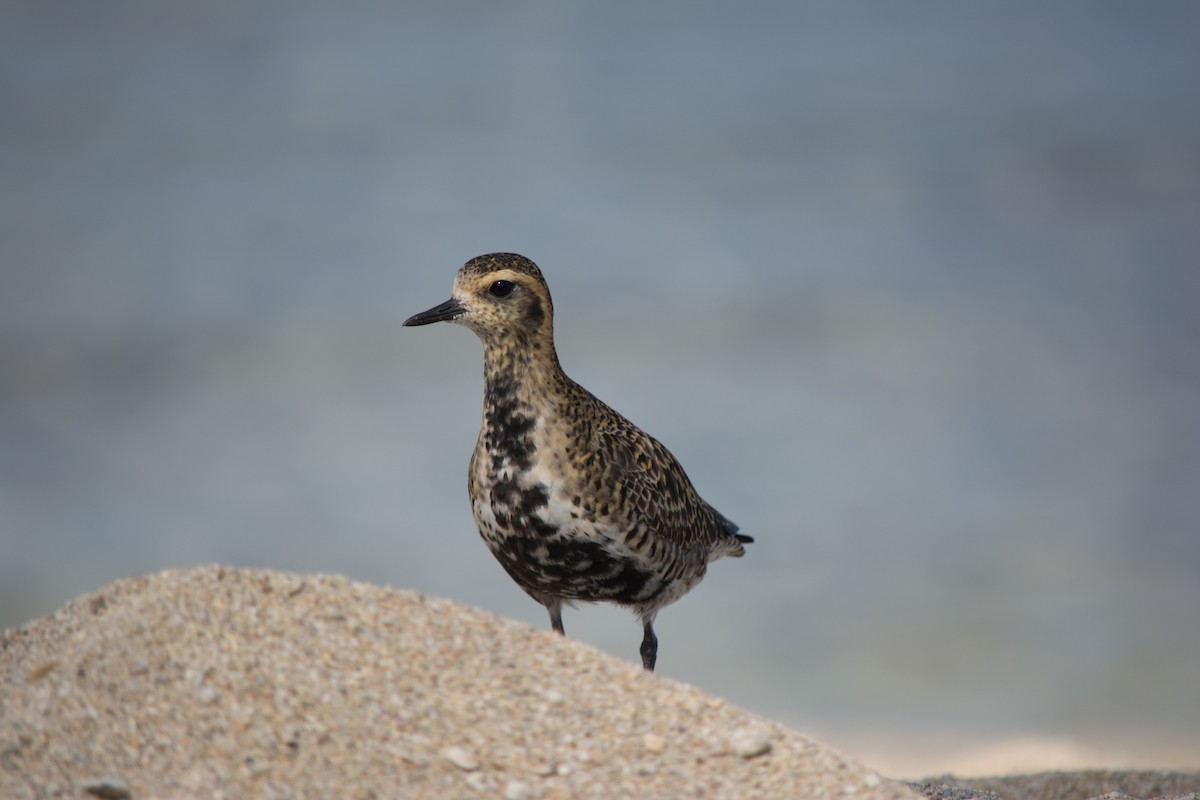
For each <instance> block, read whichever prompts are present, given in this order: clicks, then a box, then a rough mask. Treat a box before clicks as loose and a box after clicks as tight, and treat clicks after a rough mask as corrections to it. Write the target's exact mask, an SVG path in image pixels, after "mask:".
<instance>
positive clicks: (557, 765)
mask: <svg viewBox="0 0 1200 800" xmlns="http://www.w3.org/2000/svg"><path fill="white" fill-rule="evenodd" d="M1006 780H1008V781H1009V782H1008V783H992V784H983V783H975V784H971V783H968V782H964V781H959V780H958V779H953V778H939V779H937V780H936V781H934V782H933V783H932V784H930V785H926V786H918V787H917V788H918V789H920V790H921V791H922V792H923V793H924V794H926V795H927V796H930V797H946V798H951V797H955V798H966V797H995V796H1002V797H1007V798H1010V800H1025V799H1026V798H1029V799H1030V800H1032V798H1035V797H1036V798H1041V797H1067V796H1071V797H1079V798H1081V800H1082V798H1086V797H1092V796H1098V795H1101V794H1104V793H1105V792H1111V791H1121V792H1125V793H1126V794H1132V795H1134V796H1141V797H1150V796H1155V795H1164V794H1172V795H1180V796H1182V795H1185V794H1186V792H1189V791H1196V790H1197V789H1198V788H1200V780H1196V776H1195V775H1182V774H1178V773H1120V774H1116V775H1115V776H1114V774H1112V773H1071V774H1069V775H1067V776H1057V777H1055V776H1051V777H1046V776H1040V777H1035V778H1026V779H1022V778H1011V779H1006ZM1022 780H1023V781H1025V782H1023V783H1022V782H1021V781H1022ZM1122 781H1124V782H1122ZM947 785H949V786H947ZM1092 789H1096V791H1094V792H1093V791H1092ZM987 792H998V793H999V794H991V795H989V794H987ZM917 796H919V795H918V794H917V793H915V792H914V791H913V789H910V788H909V787H907V786H905V785H904V784H901V783H897V782H894V781H891V780H888V779H887V778H885V777H882V776H881V774H880V773H879V772H878V771H876V770H875V769H872V768H869V767H866V766H864V765H863V764H862V763H860V762H858V761H856V760H854V759H852V758H850V757H847V756H844V755H842V754H841V753H839V752H837V751H836V750H834V749H832V748H830V747H828V746H826V745H823V744H820V743H817V742H815V741H813V740H811V739H809V738H807V737H805V736H803V735H801V734H799V733H796V732H794V731H790V730H787V729H785V728H783V727H781V726H779V725H777V724H775V723H772V722H770V721H768V720H765V719H763V718H761V717H757V716H755V715H753V714H751V713H749V712H746V711H743V710H741V709H738V708H736V707H734V706H732V705H730V704H729V703H727V702H725V701H723V700H720V699H718V698H714V697H712V696H709V695H706V694H704V693H703V692H701V691H699V690H697V689H695V688H692V687H689V686H685V685H683V684H679V683H677V682H674V681H672V680H669V679H666V678H663V677H661V676H657V675H652V674H647V673H645V672H643V671H642V670H641V669H640V668H638V667H636V666H634V665H632V664H630V663H627V662H623V661H620V660H617V659H614V658H611V657H609V656H607V655H605V654H603V653H599V652H597V651H596V650H593V649H592V648H590V647H588V646H586V645H583V644H581V643H579V642H575V641H572V640H570V639H564V638H562V637H558V636H555V635H553V634H551V633H547V632H540V631H535V630H533V629H531V628H529V627H527V626H525V625H522V624H519V623H515V622H511V621H508V620H504V619H501V618H499V617H496V616H494V615H492V614H488V613H486V612H483V611H480V610H477V609H473V608H470V607H466V606H462V605H459V604H455V603H452V602H449V601H445V600H438V599H433V598H429V597H425V596H423V595H420V594H417V593H414V592H407V591H395V590H387V589H382V588H379V587H375V586H371V585H368V584H363V583H356V582H353V581H349V580H346V579H344V578H339V577H330V576H320V575H292V574H283V573H276V572H269V571H261V570H257V571H251V570H234V569H224V568H219V567H205V568H201V569H195V570H187V571H169V572H164V573H159V574H156V575H152V576H150V577H147V578H136V579H129V580H123V581H118V582H116V583H114V584H111V585H109V586H107V587H105V588H103V589H102V590H101V591H99V592H97V593H96V594H93V595H87V596H84V597H80V598H78V599H76V600H74V601H72V602H71V603H69V604H68V605H67V606H65V607H64V608H63V609H61V610H60V611H58V612H56V613H55V614H53V615H51V616H49V617H45V618H42V619H39V620H36V621H34V622H33V623H31V624H30V625H27V626H25V627H23V628H21V629H19V630H10V631H7V632H5V634H4V636H3V639H2V640H0V798H5V799H6V800H7V798H13V799H14V800H16V799H17V798H43V797H77V798H97V797H99V798H117V799H118V800H119V799H120V798H190V797H206V798H207V797H212V798H242V797H270V798H302V797H346V798H401V797H403V798H423V797H430V798H433V797H437V798H445V797H502V798H506V800H534V799H536V798H567V797H597V798H601V797H604V798H621V797H638V798H659V797H661V798H668V797H671V798H676V797H705V798H752V797H811V798H834V797H837V798H846V797H855V798H859V797H861V798H902V797H917Z"/></svg>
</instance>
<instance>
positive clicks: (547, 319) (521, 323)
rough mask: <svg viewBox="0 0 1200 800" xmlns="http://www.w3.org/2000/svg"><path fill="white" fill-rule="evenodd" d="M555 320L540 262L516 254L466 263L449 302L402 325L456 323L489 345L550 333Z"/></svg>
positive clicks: (533, 340) (504, 254) (531, 338)
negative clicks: (536, 262)
mask: <svg viewBox="0 0 1200 800" xmlns="http://www.w3.org/2000/svg"><path fill="white" fill-rule="evenodd" d="M553 319H554V306H553V304H552V303H551V300H550V290H549V288H547V286H546V281H545V279H544V278H543V277H542V272H541V270H539V269H538V267H537V264H534V263H533V262H532V261H530V260H529V259H528V258H525V257H524V256H519V255H517V254H516V253H489V254H488V255H484V256H479V257H477V258H473V259H471V260H470V261H468V262H467V263H466V264H463V266H462V268H461V269H459V271H458V275H457V276H455V278H454V291H453V292H452V293H451V295H450V299H449V300H447V301H446V302H444V303H442V304H441V305H437V306H434V307H433V308H431V309H429V310H428V311H422V312H421V313H420V314H414V315H413V316H411V317H409V318H408V319H407V320H405V322H404V324H405V325H407V326H413V325H428V324H430V323H432V322H456V323H458V324H460V325H465V326H467V327H468V328H470V329H471V330H473V331H475V334H476V335H477V336H478V337H479V338H480V339H482V340H483V342H484V344H485V345H489V344H501V343H506V342H507V343H510V344H516V343H519V342H522V341H523V342H535V341H539V340H542V339H543V338H546V337H551V335H552V334H551V332H552V330H553Z"/></svg>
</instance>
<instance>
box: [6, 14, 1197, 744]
mask: <svg viewBox="0 0 1200 800" xmlns="http://www.w3.org/2000/svg"><path fill="white" fill-rule="evenodd" d="M1197 41H1200V5H1197V4H1195V3H1188V2H1179V3H1169V2H1142V3H1136V4H1131V3H1117V2H1112V3H1106V2H1092V3H1058V4H1048V3H1042V2H1039V1H1038V0H1026V1H1024V2H1005V3H979V4H975V3H972V4H965V3H950V2H938V3H912V4H903V5H896V4H887V3H873V4H849V3H840V2H836V3H835V2H828V3H817V4H798V3H788V2H767V3H750V4H707V3H705V4H697V3H690V2H688V3H685V2H677V3H667V4H654V5H632V4H630V5H620V4H611V3H598V2H587V3H581V4H552V3H536V4H529V3H511V4H492V3H468V4H449V3H436V4H435V3H412V4H407V3H386V2H379V3H348V4H328V5H326V6H309V5H305V6H297V5H295V4H289V3H284V2H268V1H266V0H249V2H247V1H246V0H240V1H239V2H213V3H202V4H197V3H193V4H162V3H151V2H145V3H132V2H107V3H85V4H80V3H66V2H47V0H38V1H37V2H9V3H6V4H5V6H4V8H3V10H2V11H0V105H2V108H3V123H2V124H0V169H2V175H0V179H2V183H0V186H2V188H0V204H2V205H0V208H2V213H0V624H3V625H16V624H20V623H21V622H23V621H25V620H27V619H29V618H31V617H34V616H37V615H40V614H45V613H48V612H50V611H52V610H53V609H55V608H57V607H58V606H60V605H61V604H62V603H64V602H65V601H66V600H68V599H69V598H71V597H72V596H74V595H76V594H78V593H81V592H84V591H90V590H93V589H95V588H97V587H98V586H100V585H101V584H103V583H105V582H107V581H109V580H111V579H114V578H117V577H121V576H127V575H132V574H139V573H145V572H149V571H154V570H158V569H161V568H165V567H169V566H187V565H194V564H200V563H208V562H214V561H218V562H223V563H228V564H238V565H256V566H269V567H275V568H280V569H289V570H314V571H315V570H319V571H326V572H338V573H344V574H347V575H349V576H352V577H355V578H360V579H365V580H370V581H374V582H379V583H385V584H391V585H396V586H405V587H413V588H417V589H421V590H423V591H427V592H430V593H433V594H437V595H442V596H446V597H451V598H454V599H457V600H461V601H465V602H469V603H473V604H477V605H480V606H482V607H485V608H488V609H491V610H494V611H496V612H499V613H502V614H506V615H509V616H513V617H517V618H520V619H524V620H527V621H529V622H530V623H532V624H534V625H537V626H539V627H545V626H546V625H547V621H546V619H545V614H544V612H543V611H542V609H541V608H540V607H538V606H536V605H535V604H534V603H533V602H532V601H530V600H528V599H527V598H526V597H524V596H523V595H522V594H521V593H520V592H519V590H517V589H516V588H515V586H513V585H512V584H511V583H510V581H509V580H508V578H507V577H506V576H505V575H504V574H503V572H502V571H501V570H500V568H499V567H498V566H497V565H496V564H495V563H494V562H493V561H492V559H491V557H490V556H489V555H488V553H487V552H486V550H485V548H484V547H483V546H482V544H481V543H480V542H479V540H478V537H477V535H476V533H475V531H474V528H473V525H472V522H471V518H470V513H469V509H468V506H467V502H466V495H465V491H466V490H465V485H466V464H467V458H468V455H469V453H470V450H471V448H472V446H473V443H474V438H475V433H476V430H477V426H478V414H479V406H480V360H481V359H480V347H479V345H478V343H477V342H476V341H475V339H474V337H472V336H471V335H470V334H469V333H468V332H467V331H465V330H462V329H458V328H452V327H450V326H438V327H434V328H423V329H416V330H410V329H402V328H401V327H400V322H401V321H402V320H403V319H404V318H405V317H407V316H408V315H409V314H411V313H413V312H416V311H419V310H422V309H424V308H426V307H428V306H431V305H433V304H435V303H437V302H440V301H441V300H443V299H445V297H446V296H447V295H448V293H449V290H450V284H451V280H452V278H453V274H454V271H455V269H456V268H457V266H458V265H459V264H460V263H461V262H463V261H465V260H466V259H468V258H470V257H472V256H475V255H478V254H480V253H483V252H488V251H492V250H515V251H518V252H522V253H524V254H526V255H528V256H530V257H531V258H533V259H534V260H536V261H537V262H538V263H539V264H541V266H542V267H543V269H544V271H545V273H546V275H547V277H548V279H549V282H550V285H551V288H552V290H553V291H554V296H555V302H556V310H557V314H558V317H557V329H558V335H559V353H560V356H561V358H562V360H563V363H564V365H565V367H566V369H567V371H568V373H569V374H571V375H572V377H574V378H575V379H576V380H578V381H580V382H581V383H583V384H584V385H585V386H587V387H589V388H590V389H592V390H593V391H594V392H595V393H596V394H598V395H599V396H600V397H601V398H603V399H605V400H606V401H608V402H609V403H610V404H612V405H614V406H615V407H616V408H618V409H620V410H621V411H623V412H624V413H625V414H626V415H627V416H629V417H630V418H631V419H633V420H634V421H635V422H637V423H638V424H640V425H642V426H643V427H644V428H646V429H647V430H649V431H650V432H652V433H653V434H654V435H656V436H657V437H658V438H659V439H661V440H662V441H663V442H664V443H665V444H667V446H668V447H670V448H671V449H672V450H673V451H674V452H675V454H676V455H677V456H678V457H679V458H680V460H681V461H682V462H683V464H684V465H685V466H686V467H687V468H688V470H689V473H690V474H691V476H692V478H693V480H694V482H695V483H696V484H697V486H698V487H699V488H700V490H701V491H702V493H703V494H704V495H705V497H706V498H707V499H709V500H710V501H711V502H712V503H713V504H714V505H715V506H717V507H718V508H719V509H721V510H722V511H723V512H724V513H725V514H727V515H728V516H729V517H731V518H732V519H734V520H736V521H737V522H738V523H739V524H741V526H742V528H743V530H744V531H745V532H747V533H749V534H751V535H753V536H754V537H755V538H756V539H757V543H756V544H755V545H754V546H753V547H752V548H751V550H750V552H749V554H748V556H747V557H746V558H745V559H742V560H741V561H723V562H719V563H717V564H715V565H714V567H713V569H712V571H711V572H710V573H709V577H708V578H707V579H706V581H705V583H704V584H703V585H701V587H700V588H699V589H698V590H697V591H696V592H695V593H693V594H692V595H690V596H689V597H687V598H686V599H685V600H684V601H683V602H681V603H680V604H679V605H677V606H674V607H672V608H670V609H668V610H666V611H664V612H663V614H662V615H661V617H660V623H659V626H658V628H659V632H660V638H661V641H662V645H661V654H660V668H661V670H662V672H664V673H665V674H667V675H671V676H674V677H678V678H682V679H684V680H687V681H690V682H693V683H696V684H698V685H700V686H702V687H704V688H706V689H708V690H710V691H713V692H715V693H718V694H721V695H724V696H727V697H729V698H731V699H733V700H735V701H737V702H739V703H741V704H743V705H747V706H750V707H752V708H755V709H758V710H761V711H762V712H764V713H766V714H768V715H770V716H773V717H776V718H779V719H782V720H784V721H787V722H792V723H796V724H803V725H807V726H809V727H810V728H811V729H813V730H815V731H818V732H819V730H820V727H821V725H822V724H855V725H864V726H876V727H879V728H880V729H897V730H903V729H907V728H915V727H918V726H937V725H942V726H949V727H957V728H962V729H988V730H1044V731H1085V732H1086V731H1092V730H1095V729H1097V728H1099V727H1102V726H1108V727H1112V728H1120V729H1121V730H1123V731H1131V732H1134V733H1136V732H1137V731H1139V730H1159V731H1162V730H1166V731H1171V730H1175V731H1183V732H1191V733H1196V732H1197V731H1198V730H1200V411H1198V409H1200V355H1198V354H1200V314H1198V309H1200V101H1198V100H1197V86H1200V47H1197V46H1196V42H1197ZM566 625H567V630H568V633H570V634H572V635H575V636H578V637H580V638H583V639H585V640H587V641H590V642H592V643H594V644H596V645H598V646H600V647H603V648H604V649H606V650H609V651H611V652H613V653H616V654H618V655H620V656H621V657H624V658H627V659H629V660H631V661H636V657H637V655H636V652H637V643H638V640H639V631H638V629H637V625H636V623H635V622H634V620H633V619H632V618H629V617H627V616H626V615H625V614H623V613H622V612H619V611H613V610H605V609H603V608H593V609H583V610H581V611H578V612H574V613H569V614H568V615H567V617H566Z"/></svg>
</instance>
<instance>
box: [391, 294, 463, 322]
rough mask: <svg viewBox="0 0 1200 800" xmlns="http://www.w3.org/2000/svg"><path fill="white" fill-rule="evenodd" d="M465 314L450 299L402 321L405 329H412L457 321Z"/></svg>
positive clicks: (452, 299) (457, 304)
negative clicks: (432, 323)
mask: <svg viewBox="0 0 1200 800" xmlns="http://www.w3.org/2000/svg"><path fill="white" fill-rule="evenodd" d="M465 313H467V310H466V309H465V308H463V307H462V305H461V304H459V302H458V301H457V300H455V299H454V298H453V297H452V298H450V299H449V300H447V301H446V302H444V303H442V304H441V305H440V306H434V307H433V308H431V309H429V310H428V311H422V312H421V313H420V314H413V315H412V316H411V317H409V318H408V319H406V320H404V324H405V326H407V327H412V326H413V325H428V324H429V323H431V322H447V321H449V320H455V319H458V318H459V317H461V316H462V315H463V314H465Z"/></svg>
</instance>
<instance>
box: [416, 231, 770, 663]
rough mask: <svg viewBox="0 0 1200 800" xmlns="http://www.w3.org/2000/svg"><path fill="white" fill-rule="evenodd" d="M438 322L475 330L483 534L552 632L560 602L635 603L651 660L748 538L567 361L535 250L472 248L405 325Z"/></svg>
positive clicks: (474, 498)
mask: <svg viewBox="0 0 1200 800" xmlns="http://www.w3.org/2000/svg"><path fill="white" fill-rule="evenodd" d="M435 322H451V323H455V324H458V325H463V326H465V327H467V328H469V329H470V330H471V331H473V332H474V333H475V335H476V336H477V337H478V338H479V339H480V341H481V342H482V343H483V374H484V389H483V419H482V422H481V425H480V430H479V438H478V441H477V442H476V446H475V450H474V452H473V453H472V455H471V461H470V466H469V469H468V481H467V483H468V492H469V495H470V500H471V510H472V514H473V516H474V518H475V523H476V525H477V527H478V528H479V534H480V536H481V537H482V538H483V541H484V542H485V543H486V545H487V547H488V549H489V550H490V551H491V552H492V555H494V556H495V558H496V560H497V561H499V562H500V564H501V566H502V567H503V568H504V570H505V571H506V572H507V573H508V575H509V576H510V577H511V578H512V579H513V580H514V581H515V582H516V583H517V585H518V586H520V588H521V589H523V590H524V591H525V593H526V594H528V595H529V596H530V597H532V598H533V599H534V600H536V601H537V602H538V603H540V604H541V605H543V606H545V608H546V610H547V611H548V612H549V615H550V625H551V627H552V628H553V630H554V631H555V632H557V633H559V634H564V635H565V632H564V629H563V622H562V610H563V606H564V605H567V606H570V607H574V606H575V603H576V602H609V603H614V604H616V605H618V606H623V607H626V608H628V609H630V610H632V611H633V612H634V613H635V614H636V615H637V616H638V618H639V619H640V620H641V623H642V629H643V637H642V643H641V646H640V648H639V654H640V655H641V659H642V666H643V667H644V668H645V669H646V670H647V671H651V672H653V671H654V667H655V664H656V662H657V658H658V637H657V636H656V634H655V632H654V621H655V618H656V616H657V614H658V612H659V610H660V609H662V608H663V607H664V606H667V605H669V604H671V603H673V602H675V601H676V600H678V599H679V598H681V597H683V595H685V594H686V593H687V592H688V591H690V590H691V589H692V588H694V587H695V586H696V584H698V583H699V582H700V581H701V579H703V577H704V574H705V572H706V571H707V568H708V564H709V563H710V562H712V561H715V560H716V559H718V558H721V557H722V556H733V557H740V556H742V555H744V554H745V547H744V545H746V544H749V543H750V542H752V541H754V540H753V539H752V538H751V537H749V536H746V535H743V534H741V533H739V532H738V530H739V529H738V526H737V525H735V524H734V523H733V522H731V521H730V520H729V519H727V518H726V517H725V516H723V515H722V514H721V513H720V512H718V511H717V510H716V509H715V508H713V507H712V506H711V505H709V504H708V503H707V502H705V501H704V500H703V499H702V498H701V497H700V495H699V494H697V492H696V489H695V487H693V485H692V482H691V480H689V479H688V476H687V474H686V473H685V472H684V470H683V468H682V467H681V466H680V465H679V462H678V461H677V460H676V459H675V457H674V456H673V455H672V454H671V452H670V451H669V450H667V448H666V447H664V446H663V445H662V444H660V443H659V442H658V440H657V439H654V438H653V437H652V436H650V435H649V434H647V433H645V432H643V431H642V430H641V429H640V428H638V427H637V426H636V425H634V424H633V423H632V422H630V421H629V420H627V419H626V418H625V417H623V416H622V415H621V414H619V413H617V412H616V411H614V410H613V409H612V408H610V407H609V406H608V405H606V404H605V403H603V402H601V401H600V400H599V399H597V398H596V396H595V395H593V394H592V393H591V392H589V391H588V390H587V389H585V388H583V387H582V386H580V385H579V384H578V383H576V382H575V381H573V380H571V379H570V378H568V377H567V375H566V373H564V372H563V369H562V366H561V365H560V364H559V360H558V355H557V352H556V350H555V346H554V305H553V302H552V301H551V299H550V289H549V287H548V286H547V284H546V280H545V278H544V277H543V275H542V272H541V270H540V269H539V268H538V266H537V265H536V264H535V263H534V262H533V261H531V260H529V259H528V258H526V257H524V256H521V255H517V254H516V253H489V254H487V255H482V256H478V257H476V258H473V259H471V260H470V261H468V262H466V263H465V264H464V265H463V266H462V267H461V268H460V269H459V270H458V273H457V274H456V276H455V279H454V288H453V291H452V293H451V297H450V299H449V300H447V301H446V302H444V303H441V304H440V305H436V306H434V307H433V308H430V309H428V310H427V311H422V312H420V313H418V314H414V315H413V316H412V317H410V318H408V319H407V320H405V322H404V325H405V326H407V327H412V326H418V325H428V324H431V323H435Z"/></svg>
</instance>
